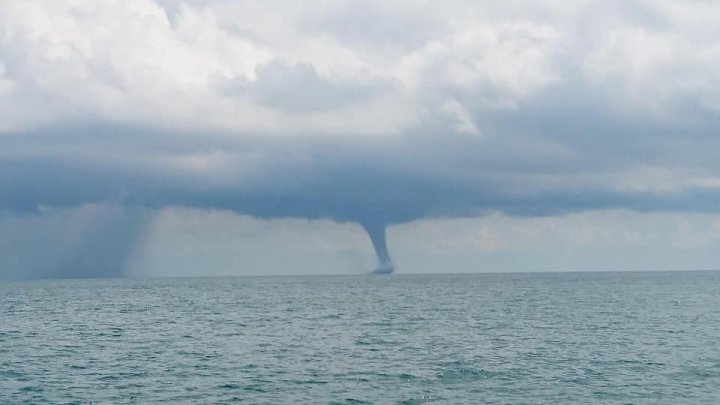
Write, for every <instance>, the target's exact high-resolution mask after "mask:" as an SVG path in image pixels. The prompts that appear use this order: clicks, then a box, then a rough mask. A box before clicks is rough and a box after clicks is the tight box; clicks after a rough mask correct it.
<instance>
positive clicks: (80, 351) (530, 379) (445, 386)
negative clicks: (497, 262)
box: [0, 272, 720, 404]
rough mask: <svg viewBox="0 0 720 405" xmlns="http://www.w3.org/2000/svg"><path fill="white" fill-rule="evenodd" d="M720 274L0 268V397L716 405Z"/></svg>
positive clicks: (719, 363) (719, 397) (23, 399)
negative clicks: (146, 274)
mask: <svg viewBox="0 0 720 405" xmlns="http://www.w3.org/2000/svg"><path fill="white" fill-rule="evenodd" d="M718 287H720V273H719V272H676V273H554V274H551V273H548V274H478V275H412V276H410V275H392V276H337V277H326V276H322V277H320V276H318V277H244V278H199V279H150V280H123V279H114V280H61V281H33V282H12V283H3V284H0V403H2V404H14V403H124V404H147V403H235V402H243V403H249V404H254V403H258V404H260V403H337V404H341V403H348V404H350V403H355V404H357V403H379V404H385V403H388V404H392V403H405V404H414V403H488V404H494V403H497V404H506V403H508V404H521V403H527V404H558V403H568V404H572V403H633V404H683V403H684V404H698V403H708V404H710V403H720V313H719V309H720V289H719V288H718Z"/></svg>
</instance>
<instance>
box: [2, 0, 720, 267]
mask: <svg viewBox="0 0 720 405" xmlns="http://www.w3.org/2000/svg"><path fill="white" fill-rule="evenodd" d="M718 21H720V5H717V4H716V3H715V2H711V1H702V0H688V1H683V2H677V1H664V0H652V1H632V0H626V1H574V2H567V1H559V0H557V1H556V0H545V1H534V2H525V1H523V2H519V1H505V2H495V1H469V0H468V1H460V0H457V1H453V0H449V1H443V2H437V1H421V0H414V1H383V2H379V1H378V2H374V1H317V0H316V1H297V0H293V1H276V0H265V1H230V0H214V1H213V0H209V1H194V0H186V1H175V0H117V1H114V0H106V1H102V2H98V1H90V0H47V1H43V0H29V1H13V0H0V278H2V277H54V276H119V275H123V274H127V275H134V276H144V275H169V276H172V275H235V274H237V275H240V274H313V273H322V274H353V273H362V272H366V271H368V270H370V269H372V268H373V267H374V266H375V259H374V254H373V251H372V246H371V244H370V242H369V240H368V239H367V235H365V233H364V231H363V228H362V227H361V226H360V224H365V225H373V226H374V225H379V226H380V227H382V226H385V225H387V226H389V228H388V242H389V244H390V251H391V255H392V256H393V259H394V261H395V262H396V264H397V266H398V267H397V269H398V272H406V273H411V272H444V271H453V272H474V271H556V270H557V271H569V270H654V269H658V270H671V269H715V268H720V265H718V263H720V249H718V247H719V246H720V244H719V242H720V159H718V158H717V156H716V155H717V152H718V151H720V134H719V133H718V128H720V70H719V69H717V67H718V66H720V24H718V23H717V22H718Z"/></svg>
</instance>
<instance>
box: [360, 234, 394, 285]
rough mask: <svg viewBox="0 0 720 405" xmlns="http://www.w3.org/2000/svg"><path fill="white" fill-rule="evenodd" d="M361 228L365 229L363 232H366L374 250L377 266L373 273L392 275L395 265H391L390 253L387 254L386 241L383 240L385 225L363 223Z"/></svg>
mask: <svg viewBox="0 0 720 405" xmlns="http://www.w3.org/2000/svg"><path fill="white" fill-rule="evenodd" d="M362 227H363V229H365V232H367V234H368V237H369V238H370V241H371V242H372V245H373V248H374V249H375V255H376V256H377V261H378V266H377V268H376V269H375V270H374V271H373V273H375V274H389V273H392V272H393V271H394V270H395V265H394V264H393V262H392V259H390V253H388V248H387V241H386V240H385V224H383V223H363V224H362Z"/></svg>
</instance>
